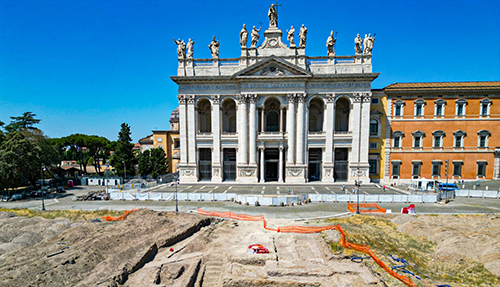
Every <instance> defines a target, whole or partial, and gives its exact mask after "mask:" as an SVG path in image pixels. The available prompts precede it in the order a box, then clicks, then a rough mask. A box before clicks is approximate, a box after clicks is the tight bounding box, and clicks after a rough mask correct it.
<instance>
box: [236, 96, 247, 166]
mask: <svg viewBox="0 0 500 287" xmlns="http://www.w3.org/2000/svg"><path fill="white" fill-rule="evenodd" d="M247 145H248V131H247V102H246V95H239V96H238V147H239V148H238V165H246V164H247V163H248V153H247V152H248V147H247Z"/></svg>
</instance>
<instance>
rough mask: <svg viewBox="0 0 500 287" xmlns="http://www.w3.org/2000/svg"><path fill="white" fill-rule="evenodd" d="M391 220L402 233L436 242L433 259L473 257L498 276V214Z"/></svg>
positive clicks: (499, 245) (466, 258) (499, 263)
mask: <svg viewBox="0 0 500 287" xmlns="http://www.w3.org/2000/svg"><path fill="white" fill-rule="evenodd" d="M392 221H393V222H394V223H396V224H397V225H398V226H399V229H400V230H401V231H402V232H404V233H407V234H409V235H413V236H423V237H426V238H427V239H429V240H431V241H433V242H435V243H436V244H437V247H436V250H435V252H434V256H433V259H434V260H439V261H447V262H450V263H458V262H460V260H470V259H472V260H474V261H479V262H480V263H482V264H483V265H484V267H485V268H486V269H488V270H489V271H490V272H491V273H493V274H495V275H497V276H500V216H498V215H468V216H460V215H459V216H456V215H439V216H398V217H396V218H394V219H393V220H392Z"/></svg>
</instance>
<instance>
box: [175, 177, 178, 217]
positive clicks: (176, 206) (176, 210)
mask: <svg viewBox="0 0 500 287" xmlns="http://www.w3.org/2000/svg"><path fill="white" fill-rule="evenodd" d="M174 184H175V212H179V206H178V204H177V175H174Z"/></svg>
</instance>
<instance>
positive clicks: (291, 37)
mask: <svg viewBox="0 0 500 287" xmlns="http://www.w3.org/2000/svg"><path fill="white" fill-rule="evenodd" d="M286 32H287V33H288V36H287V39H288V41H290V47H295V38H294V36H295V29H294V28H293V26H292V27H291V28H290V31H288V30H286Z"/></svg>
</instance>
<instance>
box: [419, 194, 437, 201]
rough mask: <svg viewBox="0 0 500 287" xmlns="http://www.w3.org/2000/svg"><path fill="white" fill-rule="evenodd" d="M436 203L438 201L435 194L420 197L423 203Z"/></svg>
mask: <svg viewBox="0 0 500 287" xmlns="http://www.w3.org/2000/svg"><path fill="white" fill-rule="evenodd" d="M437 201H438V196H437V194H423V195H422V202H424V203H428V202H437Z"/></svg>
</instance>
